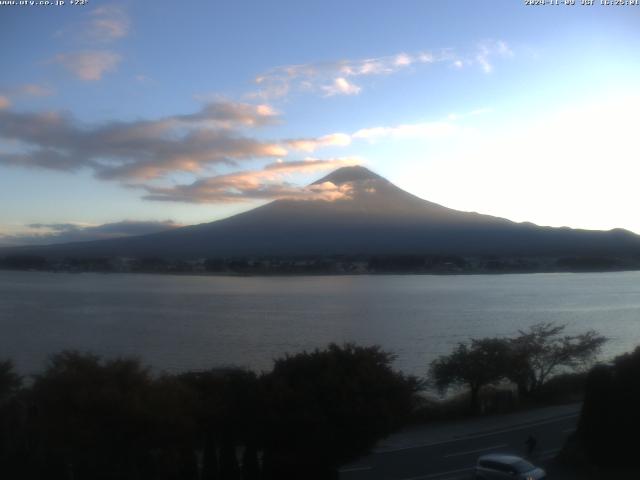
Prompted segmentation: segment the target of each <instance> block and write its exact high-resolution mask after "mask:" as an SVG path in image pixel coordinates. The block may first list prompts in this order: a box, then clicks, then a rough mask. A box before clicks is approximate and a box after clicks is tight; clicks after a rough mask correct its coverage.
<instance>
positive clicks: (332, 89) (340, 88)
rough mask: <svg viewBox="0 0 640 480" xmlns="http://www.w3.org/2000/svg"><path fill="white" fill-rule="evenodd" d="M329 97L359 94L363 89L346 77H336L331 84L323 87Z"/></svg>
mask: <svg viewBox="0 0 640 480" xmlns="http://www.w3.org/2000/svg"><path fill="white" fill-rule="evenodd" d="M322 90H323V91H324V92H325V95H326V96H327V97H332V96H334V95H357V94H358V93H360V90H362V89H361V88H360V87H359V86H357V85H355V84H353V83H350V82H349V80H347V79H346V78H344V77H338V78H336V79H335V80H334V81H333V83H332V84H331V85H325V86H323V87H322Z"/></svg>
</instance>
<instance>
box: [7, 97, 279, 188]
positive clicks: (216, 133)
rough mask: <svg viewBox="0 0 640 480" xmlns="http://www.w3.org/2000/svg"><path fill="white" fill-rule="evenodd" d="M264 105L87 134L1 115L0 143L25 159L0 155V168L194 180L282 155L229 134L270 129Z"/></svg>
mask: <svg viewBox="0 0 640 480" xmlns="http://www.w3.org/2000/svg"><path fill="white" fill-rule="evenodd" d="M274 118H275V114H274V113H273V112H272V111H271V110H270V109H268V108H266V107H265V106H263V105H257V106H252V105H249V104H238V103H231V102H218V103H212V104H208V105H205V106H204V107H203V108H202V109H201V110H199V111H198V112H195V113H193V114H187V115H174V116H168V117H162V118H160V119H157V120H139V121H134V122H111V123H107V124H103V125H100V126H96V127H93V128H87V127H84V126H82V125H80V124H79V122H77V121H76V120H75V119H74V118H73V117H71V116H70V115H68V114H61V113H57V112H43V113H24V112H15V111H11V110H10V109H6V108H5V109H2V110H0V138H3V139H7V140H17V141H19V142H20V144H22V145H24V146H25V148H24V150H23V151H22V152H20V153H16V152H1V151H0V164H5V165H13V166H22V167H38V168H46V169H52V170H65V171H76V170H79V169H83V168H84V169H89V170H91V171H93V172H94V174H95V175H96V176H97V177H98V178H102V179H121V180H130V179H152V178H158V177H162V176H164V175H167V174H169V173H172V172H199V171H201V170H202V169H203V168H205V167H206V166H209V165H213V164H221V163H222V164H234V163H236V162H239V161H243V160H248V159H254V158H276V157H281V156H284V155H286V154H287V150H286V148H284V147H283V146H282V145H280V144H279V143H277V142H268V141H261V140H256V139H254V138H251V137H248V136H246V135H243V134H242V133H240V132H239V131H237V130H235V129H233V128H232V127H234V126H244V125H250V126H254V127H255V126H259V125H264V124H268V123H270V122H272V121H274Z"/></svg>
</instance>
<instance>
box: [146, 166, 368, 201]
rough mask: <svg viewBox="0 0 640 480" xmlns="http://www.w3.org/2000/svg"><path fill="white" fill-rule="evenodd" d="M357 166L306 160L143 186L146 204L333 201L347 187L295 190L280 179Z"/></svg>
mask: <svg viewBox="0 0 640 480" xmlns="http://www.w3.org/2000/svg"><path fill="white" fill-rule="evenodd" d="M356 163H359V160H358V159H356V158H335V159H314V158H311V159H307V160H300V161H292V162H274V163H271V164H269V165H267V166H265V167H264V168H263V169H262V170H245V171H240V172H234V173H230V174H226V175H217V176H214V177H207V178H202V179H199V180H197V181H195V182H193V183H191V184H187V185H177V186H172V187H155V186H143V188H145V190H147V192H148V194H147V195H146V196H144V197H143V198H145V199H147V200H157V201H170V202H187V203H236V202H242V201H247V200H275V199H292V200H326V201H335V200H338V199H341V198H346V197H348V195H349V194H350V191H351V190H350V187H349V186H348V185H343V186H337V185H334V184H333V183H331V182H325V183H322V184H314V185H309V186H306V187H299V186H297V185H294V184H292V183H290V182H288V181H285V180H284V177H285V176H286V175H288V174H296V173H308V172H313V171H319V170H327V169H333V168H338V167H343V166H347V165H354V164H356Z"/></svg>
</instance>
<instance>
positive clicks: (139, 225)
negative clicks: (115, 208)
mask: <svg viewBox="0 0 640 480" xmlns="http://www.w3.org/2000/svg"><path fill="white" fill-rule="evenodd" d="M182 226H183V225H181V224H178V223H175V222H174V221H172V220H166V221H163V222H156V221H134V220H123V221H121V222H115V223H105V224H103V225H87V224H82V223H55V224H43V223H33V224H30V225H27V228H26V230H25V232H24V233H20V234H13V235H3V234H0V245H4V246H8V245H42V244H54V243H67V242H85V241H91V240H107V239H111V238H121V237H130V236H134V235H145V234H148V233H156V232H161V231H164V230H170V229H173V228H178V227H182Z"/></svg>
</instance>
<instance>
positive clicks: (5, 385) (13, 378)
mask: <svg viewBox="0 0 640 480" xmlns="http://www.w3.org/2000/svg"><path fill="white" fill-rule="evenodd" d="M21 385H22V378H21V377H20V375H18V374H17V373H16V372H15V368H14V366H13V362H12V361H11V360H4V361H2V362H0V402H3V401H5V400H7V399H8V398H9V397H11V396H12V395H13V394H15V393H16V391H17V390H18V389H19V388H20V386H21Z"/></svg>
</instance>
